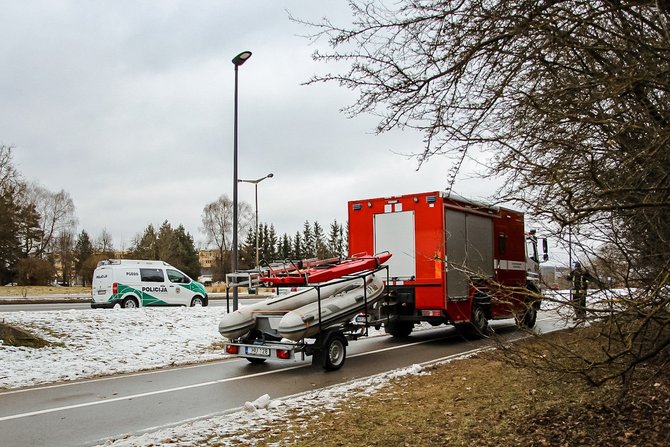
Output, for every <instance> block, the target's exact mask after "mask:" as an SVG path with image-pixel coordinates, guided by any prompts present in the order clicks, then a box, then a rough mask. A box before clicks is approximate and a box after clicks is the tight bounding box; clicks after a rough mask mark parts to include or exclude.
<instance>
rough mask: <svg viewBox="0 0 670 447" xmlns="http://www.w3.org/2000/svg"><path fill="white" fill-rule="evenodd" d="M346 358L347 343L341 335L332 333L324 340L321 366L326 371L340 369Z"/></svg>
mask: <svg viewBox="0 0 670 447" xmlns="http://www.w3.org/2000/svg"><path fill="white" fill-rule="evenodd" d="M346 357H347V341H346V339H345V338H344V335H342V334H341V333H333V334H331V335H330V336H328V337H327V338H326V342H325V343H324V345H323V350H322V351H321V356H320V358H319V360H321V366H322V367H323V369H325V370H326V371H336V370H338V369H340V368H342V365H344V360H345V359H346Z"/></svg>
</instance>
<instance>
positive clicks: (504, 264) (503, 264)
mask: <svg viewBox="0 0 670 447" xmlns="http://www.w3.org/2000/svg"><path fill="white" fill-rule="evenodd" d="M493 263H494V265H495V268H496V269H497V270H526V263H525V262H523V261H509V260H507V259H496V260H495V261H494V262H493Z"/></svg>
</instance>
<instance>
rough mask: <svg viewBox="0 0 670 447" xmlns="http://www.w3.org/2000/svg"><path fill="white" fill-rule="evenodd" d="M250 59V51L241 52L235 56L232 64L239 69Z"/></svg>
mask: <svg viewBox="0 0 670 447" xmlns="http://www.w3.org/2000/svg"><path fill="white" fill-rule="evenodd" d="M250 57H251V51H242V52H241V53H240V54H238V55H237V56H235V57H234V58H233V64H235V66H236V67H239V66H240V65H242V64H243V63H245V62H246V61H247V59H249V58H250Z"/></svg>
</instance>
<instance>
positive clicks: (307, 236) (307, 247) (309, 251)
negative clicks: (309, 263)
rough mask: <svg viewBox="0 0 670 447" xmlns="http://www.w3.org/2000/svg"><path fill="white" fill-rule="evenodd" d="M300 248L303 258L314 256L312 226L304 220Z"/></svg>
mask: <svg viewBox="0 0 670 447" xmlns="http://www.w3.org/2000/svg"><path fill="white" fill-rule="evenodd" d="M302 249H303V254H302V255H303V257H304V258H313V257H315V256H316V247H315V244H314V234H313V233H312V226H311V225H310V224H309V221H308V220H306V221H305V223H304V224H303V229H302Z"/></svg>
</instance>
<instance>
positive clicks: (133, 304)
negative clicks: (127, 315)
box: [121, 296, 140, 309]
mask: <svg viewBox="0 0 670 447" xmlns="http://www.w3.org/2000/svg"><path fill="white" fill-rule="evenodd" d="M121 307H122V308H124V309H137V308H138V307H140V302H139V301H138V300H137V298H135V297H134V296H128V297H126V298H124V299H123V301H121Z"/></svg>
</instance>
